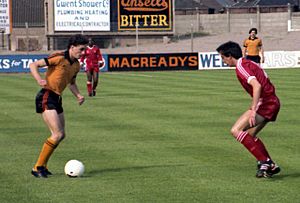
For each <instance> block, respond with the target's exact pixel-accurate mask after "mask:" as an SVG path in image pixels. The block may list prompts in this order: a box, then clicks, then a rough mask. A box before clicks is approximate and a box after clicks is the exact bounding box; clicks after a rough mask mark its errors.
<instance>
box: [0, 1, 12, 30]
mask: <svg viewBox="0 0 300 203" xmlns="http://www.w3.org/2000/svg"><path fill="white" fill-rule="evenodd" d="M10 6H11V5H10V0H0V32H4V33H5V34H10V30H11V29H10V27H11V21H10Z"/></svg>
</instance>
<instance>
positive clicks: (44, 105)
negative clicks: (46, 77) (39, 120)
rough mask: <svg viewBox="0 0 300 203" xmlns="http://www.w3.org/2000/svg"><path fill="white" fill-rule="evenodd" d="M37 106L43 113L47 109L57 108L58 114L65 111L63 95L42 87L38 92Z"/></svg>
mask: <svg viewBox="0 0 300 203" xmlns="http://www.w3.org/2000/svg"><path fill="white" fill-rule="evenodd" d="M35 108H36V112H37V113H43V112H44V111H45V110H47V109H49V110H51V109H55V110H56V111H57V113H58V114H60V113H62V112H64V110H63V108H62V98H61V96H60V95H58V94H56V93H55V92H53V91H51V90H47V89H41V90H40V91H39V92H38V93H37V95H36V97H35Z"/></svg>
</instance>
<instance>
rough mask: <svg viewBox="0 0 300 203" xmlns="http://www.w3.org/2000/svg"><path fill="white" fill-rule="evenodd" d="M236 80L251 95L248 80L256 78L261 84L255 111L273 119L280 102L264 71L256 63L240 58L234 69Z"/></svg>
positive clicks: (251, 89) (251, 90)
mask: <svg viewBox="0 0 300 203" xmlns="http://www.w3.org/2000/svg"><path fill="white" fill-rule="evenodd" d="M235 72H236V75H237V78H238V80H239V81H240V83H241V85H242V86H243V88H244V89H245V90H246V91H247V92H248V93H249V94H250V96H251V97H253V88H252V86H251V85H250V84H249V82H250V81H251V80H252V79H253V78H256V80H257V81H258V82H259V83H260V85H261V95H260V100H259V104H258V107H257V108H258V109H257V113H258V114H259V115H261V116H263V117H264V118H267V119H268V120H272V121H274V120H275V119H276V116H277V114H278V112H279V109H280V102H279V99H278V97H277V96H276V94H275V87H274V85H273V84H272V83H271V81H270V79H269V78H268V75H267V74H266V72H265V71H264V70H263V69H262V68H261V67H260V65H258V64H257V63H255V62H253V61H250V60H247V59H244V58H240V59H239V60H238V62H237V64H236V69H235Z"/></svg>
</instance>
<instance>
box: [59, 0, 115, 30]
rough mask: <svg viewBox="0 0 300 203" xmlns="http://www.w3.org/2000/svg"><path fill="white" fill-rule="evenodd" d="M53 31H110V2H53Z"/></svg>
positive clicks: (83, 0)
mask: <svg viewBox="0 0 300 203" xmlns="http://www.w3.org/2000/svg"><path fill="white" fill-rule="evenodd" d="M54 30H55V31H110V0H54Z"/></svg>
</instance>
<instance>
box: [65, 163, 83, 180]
mask: <svg viewBox="0 0 300 203" xmlns="http://www.w3.org/2000/svg"><path fill="white" fill-rule="evenodd" d="M83 173H84V165H83V163H82V162H81V161H78V160H70V161H68V162H67V163H66V165H65V174H66V175H68V176H69V177H73V178H76V177H79V176H82V175H83Z"/></svg>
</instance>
